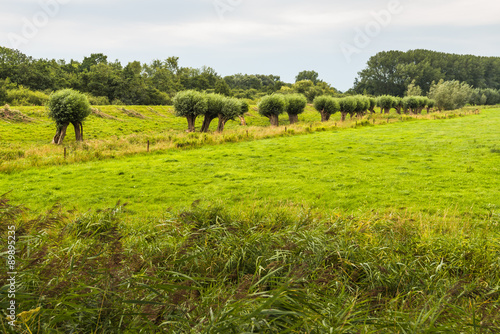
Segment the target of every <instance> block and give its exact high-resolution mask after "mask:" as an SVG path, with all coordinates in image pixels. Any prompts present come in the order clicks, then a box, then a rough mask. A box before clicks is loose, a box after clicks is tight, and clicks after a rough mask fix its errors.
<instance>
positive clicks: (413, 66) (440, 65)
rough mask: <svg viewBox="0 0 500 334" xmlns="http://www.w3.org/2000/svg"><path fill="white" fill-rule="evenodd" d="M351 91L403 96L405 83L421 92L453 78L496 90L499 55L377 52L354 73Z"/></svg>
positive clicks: (476, 86)
mask: <svg viewBox="0 0 500 334" xmlns="http://www.w3.org/2000/svg"><path fill="white" fill-rule="evenodd" d="M358 75H359V77H358V78H357V79H356V81H355V83H354V87H353V89H352V90H353V91H354V92H356V93H359V94H362V93H365V94H369V95H375V96H378V95H383V94H388V95H393V96H401V97H402V96H403V95H404V93H405V92H406V90H407V88H408V85H409V84H410V83H411V82H412V81H413V80H415V84H416V85H418V86H420V88H422V91H423V93H424V94H425V93H427V92H429V89H430V87H431V85H432V82H433V81H434V82H436V83H437V82H438V81H439V80H441V79H443V80H445V81H452V80H457V81H460V82H465V83H467V84H469V85H470V86H472V87H473V88H480V89H487V88H490V89H494V90H499V89H500V57H480V56H472V55H457V54H450V53H442V52H435V51H428V50H411V51H408V52H402V51H387V52H380V53H378V54H376V55H375V56H373V57H371V58H370V59H369V60H368V63H367V67H366V68H365V69H364V70H362V71H361V72H359V73H358Z"/></svg>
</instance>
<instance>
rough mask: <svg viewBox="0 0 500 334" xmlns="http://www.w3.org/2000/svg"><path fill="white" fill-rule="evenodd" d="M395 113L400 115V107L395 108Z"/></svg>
mask: <svg viewBox="0 0 500 334" xmlns="http://www.w3.org/2000/svg"><path fill="white" fill-rule="evenodd" d="M396 112H397V113H398V114H399V115H401V107H396Z"/></svg>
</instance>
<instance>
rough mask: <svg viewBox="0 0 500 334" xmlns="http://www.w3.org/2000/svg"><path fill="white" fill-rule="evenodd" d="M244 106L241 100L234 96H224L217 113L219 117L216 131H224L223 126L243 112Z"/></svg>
mask: <svg viewBox="0 0 500 334" xmlns="http://www.w3.org/2000/svg"><path fill="white" fill-rule="evenodd" d="M244 110H245V108H244V107H243V106H242V102H241V101H240V100H238V99H237V98H234V97H226V98H224V99H223V100H222V108H221V110H220V111H219V114H218V115H217V116H218V117H219V124H218V125H217V132H222V131H224V126H225V125H226V122H227V121H230V120H234V119H235V118H236V117H239V116H241V115H243V114H244Z"/></svg>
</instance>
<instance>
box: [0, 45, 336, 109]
mask: <svg viewBox="0 0 500 334" xmlns="http://www.w3.org/2000/svg"><path fill="white" fill-rule="evenodd" d="M296 81H297V82H301V83H299V84H298V85H297V87H295V83H293V84H292V83H285V82H283V81H281V79H280V77H279V76H276V75H259V74H256V75H253V74H241V73H239V74H234V75H229V76H225V77H222V76H221V75H219V74H218V73H217V72H216V71H215V70H214V69H213V68H211V67H208V66H203V67H201V68H191V67H182V66H180V64H179V58H178V57H168V58H167V59H165V60H153V61H152V62H151V63H149V64H143V63H141V62H139V61H132V62H129V63H128V64H127V65H126V66H123V65H122V64H121V63H120V62H119V61H118V60H116V61H110V60H108V57H107V56H106V55H104V54H102V53H95V54H91V55H90V56H88V57H84V59H83V61H76V60H70V61H65V60H55V59H35V58H33V57H30V56H27V55H25V54H23V53H22V52H20V51H19V50H13V49H9V48H6V47H1V46H0V103H10V104H13V105H44V104H45V103H46V102H47V100H48V97H49V95H50V94H51V93H52V92H55V91H58V90H61V89H74V90H77V91H80V92H83V93H85V94H86V95H87V96H88V98H89V100H90V103H92V104H94V105H109V104H116V105H121V104H124V105H167V104H169V105H170V104H172V103H173V97H174V96H175V94H176V93H177V92H180V91H184V90H196V91H202V92H206V93H218V94H221V95H225V96H233V97H236V98H246V99H252V100H253V99H258V98H261V97H263V96H265V95H267V94H272V93H274V92H277V91H280V90H281V89H288V90H291V91H297V92H300V93H304V94H307V95H309V96H310V99H311V100H312V98H314V96H316V95H318V94H335V93H338V92H337V90H335V89H334V88H332V87H330V86H329V85H328V84H327V83H325V82H324V81H321V80H319V79H318V73H317V72H314V71H303V72H301V73H299V74H298V75H297V80H296ZM304 83H305V84H304Z"/></svg>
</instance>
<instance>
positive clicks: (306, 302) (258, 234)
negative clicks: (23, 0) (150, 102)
mask: <svg viewBox="0 0 500 334" xmlns="http://www.w3.org/2000/svg"><path fill="white" fill-rule="evenodd" d="M125 108H126V109H125V110H124V109H122V107H116V106H106V107H99V108H98V109H99V112H100V114H97V113H96V114H94V115H92V116H91V117H90V118H89V120H88V121H87V122H86V123H85V125H84V131H85V138H86V142H85V143H83V144H77V143H74V140H73V138H72V133H69V134H68V137H67V139H66V148H67V152H68V154H67V156H66V157H64V156H63V148H62V147H55V146H53V145H50V144H49V143H50V139H51V137H52V136H53V135H54V130H55V129H54V125H53V124H52V123H51V122H50V121H49V120H48V119H47V118H46V112H45V111H44V110H43V109H42V108H39V107H19V108H15V109H17V110H20V111H22V112H23V113H24V114H25V115H27V116H29V117H31V118H32V120H33V121H32V122H30V123H12V122H5V121H0V140H1V144H0V159H1V160H0V161H1V163H0V193H2V194H3V193H8V194H6V195H4V196H3V197H2V199H1V201H0V220H1V221H2V229H1V231H0V232H1V233H2V235H3V236H5V235H6V233H7V231H6V226H7V225H8V224H13V223H14V224H15V225H16V232H17V236H18V238H19V241H18V243H17V247H18V249H17V250H18V255H17V258H18V272H19V273H20V275H19V277H18V279H19V282H21V283H20V284H19V287H18V292H19V293H18V297H17V298H18V303H19V305H20V307H21V310H22V311H29V310H32V312H31V313H25V314H22V315H21V316H20V317H19V319H20V320H19V323H18V325H19V328H21V329H22V331H24V332H26V333H29V332H33V333H35V332H39V333H51V332H53V333H59V332H61V333H64V332H76V333H80V332H81V333H84V332H85V333H140V332H143V333H150V332H155V331H156V332H165V333H200V332H201V333H244V332H247V333H257V332H261V333H281V332H283V333H286V332H291V333H495V332H498V331H499V330H500V316H499V314H500V274H499V273H500V262H499V258H500V196H499V192H498V189H500V142H499V135H498V129H499V128H500V127H499V126H500V109H498V108H497V109H495V108H491V109H484V110H483V111H482V112H481V113H480V114H474V113H471V110H467V109H464V110H460V111H453V112H448V113H433V114H429V115H423V116H419V117H416V116H413V117H411V116H400V115H397V114H395V113H394V112H393V113H391V114H390V115H389V116H387V115H380V114H377V115H370V116H368V117H365V118H364V119H353V120H349V121H347V122H344V123H341V122H340V120H339V116H338V115H335V116H334V117H333V119H332V120H331V121H330V122H328V123H319V122H317V120H318V118H319V114H318V113H317V112H315V111H313V110H312V108H311V107H308V109H307V111H306V113H304V114H303V115H301V116H300V118H299V120H300V121H301V122H300V123H299V124H297V125H293V126H290V125H288V124H287V121H286V117H283V118H282V119H281V123H282V124H283V125H282V126H280V127H278V128H269V127H267V124H268V120H267V119H265V118H262V117H259V116H257V112H255V111H254V110H251V112H250V115H249V116H248V117H246V119H247V122H248V124H249V126H248V127H242V126H240V125H239V123H238V122H230V123H228V125H227V131H225V132H224V133H223V134H216V133H208V134H200V133H191V134H187V133H185V132H184V131H183V130H184V129H185V128H186V122H185V120H184V119H182V118H176V117H174V115H173V111H172V109H171V108H170V107H136V106H133V107H131V106H127V107H125ZM199 123H201V120H199ZM198 127H199V125H198ZM148 140H149V141H150V144H151V145H150V151H149V152H147V149H146V142H147V141H148ZM4 256H5V253H4ZM1 291H2V299H1V308H2V310H5V307H4V306H5V305H7V304H6V303H7V302H8V299H7V297H6V288H5V287H4V288H2V290H1ZM37 307H41V308H40V309H39V310H36V309H37ZM0 326H2V328H3V329H4V331H5V332H7V333H8V332H10V331H11V330H12V329H11V328H10V327H9V325H8V324H7V323H6V321H5V319H3V320H2V322H1V325H0Z"/></svg>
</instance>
